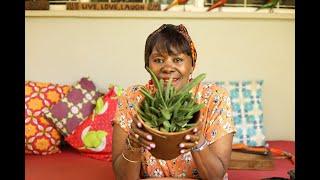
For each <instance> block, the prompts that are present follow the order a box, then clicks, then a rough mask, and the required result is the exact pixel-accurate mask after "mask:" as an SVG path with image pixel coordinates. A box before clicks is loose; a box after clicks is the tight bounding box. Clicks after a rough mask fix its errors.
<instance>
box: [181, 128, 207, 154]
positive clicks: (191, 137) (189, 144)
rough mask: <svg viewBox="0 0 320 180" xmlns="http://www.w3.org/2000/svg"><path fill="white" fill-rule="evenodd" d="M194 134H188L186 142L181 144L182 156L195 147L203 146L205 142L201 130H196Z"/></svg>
mask: <svg viewBox="0 0 320 180" xmlns="http://www.w3.org/2000/svg"><path fill="white" fill-rule="evenodd" d="M192 132H193V133H192V134H187V135H186V136H185V138H184V139H185V141H184V142H181V143H180V144H179V147H180V153H181V154H183V153H186V152H189V151H191V149H192V148H193V147H194V146H196V145H197V144H199V143H200V144H202V143H203V141H204V140H205V139H204V137H203V135H202V131H201V130H199V128H197V127H196V128H194V129H193V131H192Z"/></svg>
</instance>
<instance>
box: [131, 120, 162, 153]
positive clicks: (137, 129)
mask: <svg viewBox="0 0 320 180" xmlns="http://www.w3.org/2000/svg"><path fill="white" fill-rule="evenodd" d="M128 138H129V140H130V143H131V145H132V146H133V147H135V148H138V147H144V148H146V149H148V150H151V148H155V147H156V144H155V143H154V142H152V136H151V134H148V133H146V132H145V131H144V127H143V124H142V123H140V122H139V121H138V119H137V117H136V116H134V117H133V121H132V124H131V129H130V131H129V135H128Z"/></svg>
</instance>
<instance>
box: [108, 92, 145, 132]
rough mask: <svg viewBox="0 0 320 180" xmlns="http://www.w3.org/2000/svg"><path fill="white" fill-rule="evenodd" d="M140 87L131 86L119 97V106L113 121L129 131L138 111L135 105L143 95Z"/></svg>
mask: <svg viewBox="0 0 320 180" xmlns="http://www.w3.org/2000/svg"><path fill="white" fill-rule="evenodd" d="M138 87H139V86H132V87H129V88H128V89H126V90H125V91H123V92H122V94H121V96H120V97H119V98H118V108H117V112H116V114H115V118H114V121H113V123H114V124H118V125H119V126H120V127H121V128H122V129H123V130H124V131H125V132H129V129H130V128H131V123H132V117H133V116H134V114H135V113H136V112H135V110H134V106H135V104H137V102H139V101H140V100H141V97H142V96H141V95H140V94H139V92H138Z"/></svg>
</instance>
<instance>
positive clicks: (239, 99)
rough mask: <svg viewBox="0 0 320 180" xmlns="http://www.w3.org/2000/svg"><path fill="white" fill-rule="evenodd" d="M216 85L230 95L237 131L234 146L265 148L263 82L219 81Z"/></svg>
mask: <svg viewBox="0 0 320 180" xmlns="http://www.w3.org/2000/svg"><path fill="white" fill-rule="evenodd" d="M215 83H216V84H217V85H220V86H222V87H224V88H225V89H226V90H228V92H229V95H230V99H231V104H232V110H233V119H234V123H235V126H236V129H237V132H236V134H235V136H234V138H233V144H238V143H244V144H246V145H248V146H265V145H266V138H265V135H264V134H265V133H264V124H263V107H262V85H263V80H254V81H248V80H244V81H217V82H215Z"/></svg>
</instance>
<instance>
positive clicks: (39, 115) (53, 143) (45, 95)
mask: <svg viewBox="0 0 320 180" xmlns="http://www.w3.org/2000/svg"><path fill="white" fill-rule="evenodd" d="M69 89H70V86H60V85H58V84H52V83H41V82H33V81H26V82H25V137H24V140H25V153H26V154H39V155H47V154H53V153H57V152H61V151H60V149H59V145H60V143H61V137H60V134H59V133H58V131H57V130H56V129H55V128H54V126H53V125H52V124H51V123H50V121H49V120H48V119H47V118H46V117H45V116H44V113H43V112H42V111H43V109H44V108H48V107H50V106H51V105H53V104H55V103H57V102H58V101H59V100H60V99H61V98H62V97H63V96H64V95H65V94H67V92H68V91H69Z"/></svg>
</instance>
